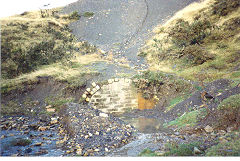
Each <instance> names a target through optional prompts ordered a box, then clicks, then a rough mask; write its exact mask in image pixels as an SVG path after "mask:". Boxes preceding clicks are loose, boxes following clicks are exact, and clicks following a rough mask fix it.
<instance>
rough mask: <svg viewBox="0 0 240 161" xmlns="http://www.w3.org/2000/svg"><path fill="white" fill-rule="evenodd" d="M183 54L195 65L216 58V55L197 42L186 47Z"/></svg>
mask: <svg viewBox="0 0 240 161" xmlns="http://www.w3.org/2000/svg"><path fill="white" fill-rule="evenodd" d="M182 55H184V56H186V57H187V58H188V59H189V60H191V61H192V64H194V65H200V64H203V63H205V62H206V61H208V60H212V59H214V56H213V55H212V54H210V53H208V52H207V51H206V50H205V49H204V48H203V47H201V46H200V45H197V44H195V45H190V46H187V47H186V48H184V50H183V51H182Z"/></svg>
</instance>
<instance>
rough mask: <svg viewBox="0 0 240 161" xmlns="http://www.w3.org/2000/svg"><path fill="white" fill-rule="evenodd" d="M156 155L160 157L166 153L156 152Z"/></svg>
mask: <svg viewBox="0 0 240 161" xmlns="http://www.w3.org/2000/svg"><path fill="white" fill-rule="evenodd" d="M156 154H157V155H158V156H164V154H165V152H164V151H156Z"/></svg>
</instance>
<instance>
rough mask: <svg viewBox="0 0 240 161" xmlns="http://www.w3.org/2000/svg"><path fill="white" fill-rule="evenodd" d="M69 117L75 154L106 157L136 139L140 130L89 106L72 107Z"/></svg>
mask: <svg viewBox="0 0 240 161" xmlns="http://www.w3.org/2000/svg"><path fill="white" fill-rule="evenodd" d="M67 106H68V108H66V113H65V114H66V115H65V117H68V118H70V120H69V121H70V124H69V126H70V129H72V132H73V137H70V138H69V140H68V143H71V145H69V148H70V149H75V151H73V154H69V155H82V156H103V155H106V154H107V153H109V152H110V151H111V150H113V149H115V148H117V147H120V146H123V145H124V144H126V143H128V142H129V141H130V140H132V139H134V136H133V134H134V132H136V130H135V129H134V128H133V127H132V126H131V125H127V124H125V123H124V122H123V121H121V120H120V119H118V118H116V117H113V116H111V115H107V114H105V113H103V112H101V111H99V110H97V109H94V108H92V107H90V106H88V105H83V104H76V103H69V104H68V105H67Z"/></svg>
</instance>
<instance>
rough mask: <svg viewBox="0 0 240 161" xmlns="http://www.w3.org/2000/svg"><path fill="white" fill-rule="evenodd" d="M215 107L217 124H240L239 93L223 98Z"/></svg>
mask: <svg viewBox="0 0 240 161" xmlns="http://www.w3.org/2000/svg"><path fill="white" fill-rule="evenodd" d="M217 109H218V111H219V116H218V126H220V127H227V126H232V125H234V124H237V125H239V124H240V119H239V115H240V94H236V95H232V96H230V97H228V98H226V99H224V100H223V101H222V102H221V103H220V104H219V105H218V107H217Z"/></svg>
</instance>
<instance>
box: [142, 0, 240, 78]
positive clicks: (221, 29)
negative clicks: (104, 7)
mask: <svg viewBox="0 0 240 161" xmlns="http://www.w3.org/2000/svg"><path fill="white" fill-rule="evenodd" d="M239 6H240V2H239V1H236V0H223V1H222V0H205V1H203V2H200V3H193V4H192V5H190V6H188V7H186V8H185V9H183V10H181V11H180V12H178V13H177V14H176V15H175V16H174V17H173V18H171V19H170V20H169V21H168V22H166V23H165V24H164V25H161V26H158V27H157V28H156V29H154V32H155V33H156V35H155V36H154V37H153V38H152V39H151V40H149V41H148V42H147V44H146V46H145V47H144V48H143V50H142V52H141V53H140V55H143V56H145V57H146V58H147V60H148V62H149V64H150V65H151V69H152V70H160V71H164V72H168V73H175V74H177V75H178V76H181V77H184V78H186V79H191V80H197V78H196V77H195V76H196V75H197V74H201V73H204V74H205V75H207V76H208V79H206V80H205V81H211V80H215V79H219V78H234V79H236V78H239V77H240V74H239V68H238V66H239V60H240V35H239V33H240V16H239V15H240V8H239Z"/></svg>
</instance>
